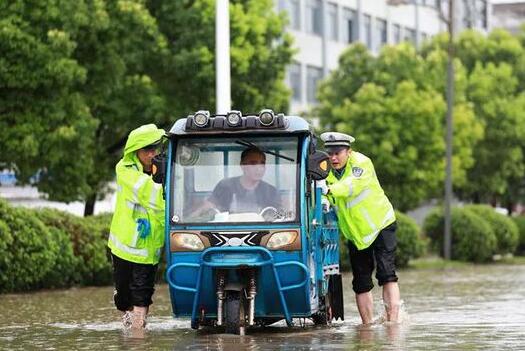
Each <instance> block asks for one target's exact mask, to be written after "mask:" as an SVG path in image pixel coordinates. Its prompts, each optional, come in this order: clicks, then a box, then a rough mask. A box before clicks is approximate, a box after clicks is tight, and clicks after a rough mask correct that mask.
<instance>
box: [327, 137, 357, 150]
mask: <svg viewBox="0 0 525 351" xmlns="http://www.w3.org/2000/svg"><path fill="white" fill-rule="evenodd" d="M321 140H322V141H323V142H324V147H325V148H326V150H327V151H333V152H337V151H339V150H341V149H343V148H349V147H350V144H351V143H353V142H354V141H355V138H354V137H353V136H351V135H348V134H344V133H338V132H326V133H323V134H321Z"/></svg>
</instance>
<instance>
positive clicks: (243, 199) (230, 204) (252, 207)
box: [209, 177, 281, 213]
mask: <svg viewBox="0 0 525 351" xmlns="http://www.w3.org/2000/svg"><path fill="white" fill-rule="evenodd" d="M240 179H241V177H233V178H226V179H223V180H221V181H220V182H219V183H218V184H217V185H216V186H215V189H213V193H212V194H211V196H210V198H209V201H210V202H212V203H213V204H214V205H215V206H217V208H218V209H219V210H220V211H222V212H224V211H229V212H232V213H240V212H260V211H261V210H262V209H264V208H265V207H268V206H272V207H275V208H276V209H278V208H280V207H281V204H280V203H281V201H280V197H279V192H278V191H277V189H276V188H275V187H274V186H273V185H270V184H268V183H266V182H264V181H260V182H259V184H258V185H257V187H256V188H255V189H253V190H247V189H245V188H244V187H243V186H242V185H241V181H240Z"/></svg>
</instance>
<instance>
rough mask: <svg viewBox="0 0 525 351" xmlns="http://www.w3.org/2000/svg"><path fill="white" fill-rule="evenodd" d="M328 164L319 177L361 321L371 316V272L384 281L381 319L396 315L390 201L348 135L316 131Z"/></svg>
mask: <svg viewBox="0 0 525 351" xmlns="http://www.w3.org/2000/svg"><path fill="white" fill-rule="evenodd" d="M321 140H322V141H323V142H324V145H325V148H326V151H327V153H328V155H329V156H330V162H331V163H332V170H331V171H330V174H329V175H328V178H327V179H326V182H321V183H320V186H321V188H323V194H325V195H326V196H327V198H328V200H329V201H330V203H331V205H332V206H334V207H335V211H336V214H337V219H338V224H339V230H340V231H341V233H342V234H343V235H344V237H345V238H346V239H348V248H349V253H350V263H351V265H352V273H353V281H352V287H353V290H354V292H355V294H356V302H357V307H358V310H359V314H360V315H361V320H362V322H363V324H369V323H372V320H373V298H372V293H371V290H372V288H373V286H374V285H373V283H372V272H373V271H374V265H376V266H377V271H376V278H377V280H378V282H379V285H380V286H382V287H383V301H384V303H385V308H386V319H387V320H388V321H398V314H399V305H400V294H399V287H398V284H397V281H398V278H397V275H396V272H395V251H396V246H397V242H396V217H395V214H394V209H393V207H392V204H391V203H390V201H389V200H388V198H387V197H386V195H385V193H384V191H383V189H382V188H381V185H380V184H379V181H378V179H377V176H376V173H375V169H374V165H373V164H372V161H371V160H370V159H369V158H368V157H366V156H365V155H363V154H361V153H359V152H356V151H353V150H352V149H351V143H352V142H354V140H355V139H354V138H353V137H352V136H350V135H347V134H343V133H337V132H328V133H323V134H321Z"/></svg>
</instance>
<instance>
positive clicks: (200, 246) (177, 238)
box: [172, 233, 204, 251]
mask: <svg viewBox="0 0 525 351" xmlns="http://www.w3.org/2000/svg"><path fill="white" fill-rule="evenodd" d="M172 240H173V241H172V245H175V246H176V247H177V248H180V249H186V250H194V251H201V250H204V243H203V242H202V240H201V238H200V237H199V236H198V235H197V234H192V233H174V234H172ZM172 249H173V248H172Z"/></svg>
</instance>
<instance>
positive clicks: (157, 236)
mask: <svg viewBox="0 0 525 351" xmlns="http://www.w3.org/2000/svg"><path fill="white" fill-rule="evenodd" d="M163 135H165V132H164V130H162V129H158V128H157V127H156V126H155V125H154V124H147V125H144V126H141V127H139V128H137V129H135V130H133V131H132V132H131V133H130V134H129V137H128V140H127V142H126V146H125V147H124V157H123V158H122V159H121V160H120V161H119V162H118V163H117V166H116V167H115V170H116V173H117V204H116V207H115V213H114V215H113V220H112V222H111V229H110V234H109V240H108V246H109V248H110V249H111V252H112V253H113V254H114V255H115V256H118V257H120V258H122V259H124V260H127V261H130V262H135V263H142V264H157V263H158V262H159V260H160V254H161V250H162V247H163V246H164V205H165V204H164V198H163V196H162V185H160V184H157V183H155V182H153V179H152V177H151V176H150V175H148V174H146V173H144V172H143V167H142V164H141V163H140V161H139V159H138V156H137V152H136V151H137V150H139V149H141V148H143V147H145V146H148V145H151V144H153V143H155V142H157V141H159V140H160V139H161V138H162V136H163Z"/></svg>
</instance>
